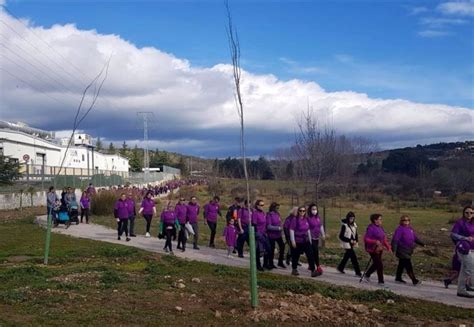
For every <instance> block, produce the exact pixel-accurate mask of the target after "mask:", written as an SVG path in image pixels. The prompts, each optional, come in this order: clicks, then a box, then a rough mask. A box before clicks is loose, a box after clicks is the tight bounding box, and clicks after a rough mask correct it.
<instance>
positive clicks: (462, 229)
mask: <svg viewBox="0 0 474 327" xmlns="http://www.w3.org/2000/svg"><path fill="white" fill-rule="evenodd" d="M451 232H452V233H455V234H459V235H461V236H464V237H469V236H472V237H474V224H473V223H471V221H470V220H468V219H464V218H461V219H459V220H458V221H456V223H455V224H454V226H453V229H452V230H451ZM470 246H471V249H474V240H473V241H471V243H470Z"/></svg>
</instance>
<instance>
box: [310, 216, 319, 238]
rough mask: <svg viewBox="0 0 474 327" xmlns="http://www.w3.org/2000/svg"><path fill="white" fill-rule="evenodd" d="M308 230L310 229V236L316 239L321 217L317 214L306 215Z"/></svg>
mask: <svg viewBox="0 0 474 327" xmlns="http://www.w3.org/2000/svg"><path fill="white" fill-rule="evenodd" d="M308 223H309V230H310V231H311V238H312V239H313V240H318V239H319V236H320V234H321V218H320V217H319V215H318V214H317V215H316V216H309V217H308Z"/></svg>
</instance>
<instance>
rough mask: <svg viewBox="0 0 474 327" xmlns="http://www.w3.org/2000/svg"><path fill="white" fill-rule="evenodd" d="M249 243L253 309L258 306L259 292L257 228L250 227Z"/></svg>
mask: <svg viewBox="0 0 474 327" xmlns="http://www.w3.org/2000/svg"><path fill="white" fill-rule="evenodd" d="M249 241H250V302H251V304H252V308H256V307H257V306H258V292H257V260H256V251H255V228H254V227H253V226H252V225H250V227H249Z"/></svg>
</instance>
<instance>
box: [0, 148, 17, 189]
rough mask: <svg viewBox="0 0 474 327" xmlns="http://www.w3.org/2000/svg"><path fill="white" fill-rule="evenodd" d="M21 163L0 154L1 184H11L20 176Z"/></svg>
mask: <svg viewBox="0 0 474 327" xmlns="http://www.w3.org/2000/svg"><path fill="white" fill-rule="evenodd" d="M20 176H21V174H20V164H19V163H18V161H16V160H12V159H10V158H8V157H5V156H4V155H1V154H0V185H11V184H13V181H14V180H16V179H18V178H20Z"/></svg>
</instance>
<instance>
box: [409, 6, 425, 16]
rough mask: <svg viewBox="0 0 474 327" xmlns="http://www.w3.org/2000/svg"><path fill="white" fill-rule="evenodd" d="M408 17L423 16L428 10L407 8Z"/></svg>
mask: <svg viewBox="0 0 474 327" xmlns="http://www.w3.org/2000/svg"><path fill="white" fill-rule="evenodd" d="M409 11H410V13H409V14H410V15H413V16H416V15H419V14H423V13H425V12H428V8H426V7H414V8H409Z"/></svg>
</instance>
